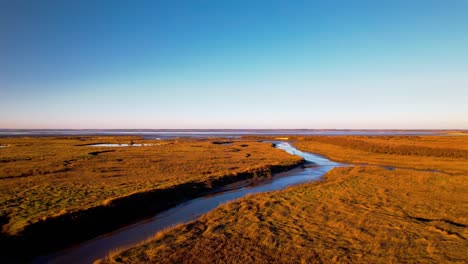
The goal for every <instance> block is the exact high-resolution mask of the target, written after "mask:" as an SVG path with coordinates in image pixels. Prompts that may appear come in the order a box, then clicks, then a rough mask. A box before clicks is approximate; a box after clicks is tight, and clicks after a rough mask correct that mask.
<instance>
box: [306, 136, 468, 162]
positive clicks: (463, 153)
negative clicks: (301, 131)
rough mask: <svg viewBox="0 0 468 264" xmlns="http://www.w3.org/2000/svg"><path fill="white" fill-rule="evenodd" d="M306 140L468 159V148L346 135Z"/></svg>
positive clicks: (407, 153)
mask: <svg viewBox="0 0 468 264" xmlns="http://www.w3.org/2000/svg"><path fill="white" fill-rule="evenodd" d="M302 139H303V140H306V141H317V142H321V143H326V144H332V145H336V146H341V147H345V148H351V149H357V150H362V151H367V152H373V153H379V154H397V155H413V156H430V157H447V158H465V159H468V150H463V149H453V148H431V147H425V146H414V145H391V144H384V143H376V142H367V141H365V140H360V139H356V138H344V137H304V138H302Z"/></svg>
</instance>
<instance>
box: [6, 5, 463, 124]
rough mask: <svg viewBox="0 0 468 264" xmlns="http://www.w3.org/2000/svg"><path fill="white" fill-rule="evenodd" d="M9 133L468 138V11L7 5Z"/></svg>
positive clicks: (457, 8) (374, 7) (364, 7)
mask: <svg viewBox="0 0 468 264" xmlns="http://www.w3.org/2000/svg"><path fill="white" fill-rule="evenodd" d="M0 128H154V129H157V128H351V129H359V128H376V129H380V128H397V129H400V128H408V129H417V128H425V129H450V128H459V129H468V1H466V0H459V1H456V0H437V1H432V0H411V1H409V0H404V1H399V0H388V1H384V0H382V1H376V0H368V1H351V0H342V1H334V0H331V1H330V0H328V1H313V0H308V1H286V0H283V1H275V0H265V1H254V0H248V1H243V0H236V1H230V0H226V1H220V0H212V1H207V0H198V1H195V0H194V1H189V0H186V1H177V0H176V1H174V0H167V1H156V0H152V1H126V2H125V1H105V0H99V1H95V0H89V1H87V0H83V1H76V0H73V1H67V0H60V1H48V0H42V1H35V0H30V1H26V0H18V1H0Z"/></svg>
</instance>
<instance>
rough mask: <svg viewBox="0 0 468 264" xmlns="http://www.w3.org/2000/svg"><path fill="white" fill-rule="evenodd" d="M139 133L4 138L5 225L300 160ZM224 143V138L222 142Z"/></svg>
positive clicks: (263, 146) (262, 149)
mask: <svg viewBox="0 0 468 264" xmlns="http://www.w3.org/2000/svg"><path fill="white" fill-rule="evenodd" d="M130 142H133V143H135V144H138V143H142V142H143V140H141V139H139V138H132V137H80V138H78V137H75V138H63V137H61V138H0V145H3V146H7V147H4V148H0V224H1V225H2V232H3V234H6V235H16V234H20V233H21V232H22V230H24V229H25V228H27V227H28V226H30V225H32V224H35V223H37V222H47V221H48V220H49V219H51V218H54V217H58V216H64V215H67V214H70V213H73V212H76V211H83V210H85V211H86V210H87V209H89V208H93V207H96V206H103V205H104V206H105V205H108V204H109V205H110V204H112V202H113V201H114V200H116V199H122V197H124V198H125V197H126V196H130V195H132V194H137V193H144V192H147V191H152V190H165V189H169V188H174V187H177V186H179V185H184V184H185V185H187V184H191V183H194V184H195V183H199V184H203V185H204V186H207V189H209V188H210V187H211V185H213V184H214V183H215V182H216V181H219V180H221V179H223V178H224V177H227V176H231V177H234V179H235V176H236V175H240V174H242V173H250V174H253V175H255V174H261V175H267V174H268V173H270V172H271V171H270V170H271V168H272V166H279V167H281V166H283V167H285V168H286V167H290V166H292V165H295V164H298V163H299V162H300V161H301V160H300V159H299V158H297V157H293V156H291V155H289V154H286V153H285V152H283V151H281V150H277V149H274V148H273V147H272V146H271V144H268V143H259V142H255V141H235V142H233V143H232V144H231V145H229V144H214V143H213V140H201V141H200V140H180V141H173V140H172V141H159V140H154V141H148V140H145V141H144V143H145V144H152V145H151V146H143V147H91V146H86V145H87V144H92V143H130ZM215 143H217V142H215Z"/></svg>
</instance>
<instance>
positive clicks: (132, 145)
mask: <svg viewBox="0 0 468 264" xmlns="http://www.w3.org/2000/svg"><path fill="white" fill-rule="evenodd" d="M154 145H156V144H109V143H102V144H91V145H85V146H86V147H117V148H120V147H146V146H154Z"/></svg>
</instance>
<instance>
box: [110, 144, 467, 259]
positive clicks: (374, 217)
mask: <svg viewBox="0 0 468 264" xmlns="http://www.w3.org/2000/svg"><path fill="white" fill-rule="evenodd" d="M290 139H292V140H293V142H294V144H295V146H296V147H298V148H299V149H301V150H303V151H312V152H315V153H320V154H322V155H326V156H327V157H329V158H331V159H333V160H336V161H341V162H347V163H354V164H357V165H355V166H352V167H342V168H335V169H333V170H332V171H330V172H329V173H328V174H326V176H325V178H324V180H323V181H320V182H315V183H307V184H303V185H300V186H296V187H290V188H288V189H286V190H282V191H275V192H270V193H265V194H256V195H253V196H249V197H246V198H243V199H241V200H238V201H235V202H231V203H228V204H226V205H222V206H220V207H219V208H217V209H215V210H214V211H212V212H210V213H208V214H206V215H204V216H202V217H201V218H200V219H198V220H196V221H193V222H191V223H189V224H185V225H180V226H177V227H174V228H171V229H168V230H166V231H163V232H159V233H158V234H157V235H156V236H155V237H154V238H153V239H151V240H149V241H146V242H144V243H142V244H140V245H136V246H135V247H134V248H131V249H127V250H123V251H119V252H113V253H111V254H110V255H109V257H108V258H106V259H105V260H103V262H105V263H135V262H145V263H204V262H207V261H211V260H214V259H216V260H217V261H219V262H229V263H253V262H255V263H323V262H325V263H328V262H339V263H349V262H358V263H389V262H391V263H402V262H404V263H416V262H417V263H421V262H423V263H441V262H444V263H447V262H449V263H465V262H467V261H468V259H467V257H466V256H467V254H466V253H467V252H468V242H467V238H468V229H467V227H468V218H467V215H468V206H467V205H468V195H467V193H468V181H467V176H468V159H467V158H466V156H465V153H466V150H467V149H468V138H467V137H463V136H424V137H295V138H290ZM408 146H411V147H408ZM452 150H453V151H452Z"/></svg>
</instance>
